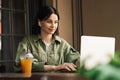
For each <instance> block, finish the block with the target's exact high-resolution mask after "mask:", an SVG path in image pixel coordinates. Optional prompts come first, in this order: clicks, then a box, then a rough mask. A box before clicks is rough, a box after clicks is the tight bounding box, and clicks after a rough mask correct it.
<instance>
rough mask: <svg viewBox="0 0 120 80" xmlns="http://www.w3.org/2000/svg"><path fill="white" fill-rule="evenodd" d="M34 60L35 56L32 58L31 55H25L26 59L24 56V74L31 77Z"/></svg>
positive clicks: (22, 64) (22, 62) (22, 59)
mask: <svg viewBox="0 0 120 80" xmlns="http://www.w3.org/2000/svg"><path fill="white" fill-rule="evenodd" d="M32 58H33V56H32V57H31V54H30V53H28V54H26V55H24V57H23V55H22V58H21V67H22V72H23V73H24V74H27V75H31V71H32Z"/></svg>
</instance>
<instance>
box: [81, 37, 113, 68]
mask: <svg viewBox="0 0 120 80" xmlns="http://www.w3.org/2000/svg"><path fill="white" fill-rule="evenodd" d="M80 50H81V51H80V52H81V55H80V64H81V66H82V65H83V64H84V65H85V67H86V69H91V68H93V67H95V66H97V65H99V64H104V63H108V62H109V61H110V60H111V57H113V56H114V53H115V38H114V37H101V36H85V35H83V36H81V49H80Z"/></svg>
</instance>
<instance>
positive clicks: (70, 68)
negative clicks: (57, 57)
mask: <svg viewBox="0 0 120 80" xmlns="http://www.w3.org/2000/svg"><path fill="white" fill-rule="evenodd" d="M76 67H77V66H76V65H74V64H73V63H63V64H60V65H58V66H56V70H65V71H75V70H76Z"/></svg>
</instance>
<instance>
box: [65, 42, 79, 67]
mask: <svg viewBox="0 0 120 80" xmlns="http://www.w3.org/2000/svg"><path fill="white" fill-rule="evenodd" d="M79 60H80V53H79V52H78V51H77V50H76V49H74V48H73V47H72V46H71V45H69V44H68V43H67V45H66V61H67V62H71V63H74V64H76V65H78V62H80V61H79Z"/></svg>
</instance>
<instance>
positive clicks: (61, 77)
mask: <svg viewBox="0 0 120 80" xmlns="http://www.w3.org/2000/svg"><path fill="white" fill-rule="evenodd" d="M0 80H84V79H82V78H80V77H79V76H78V75H77V74H76V73H32V75H25V74H22V73H0Z"/></svg>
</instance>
